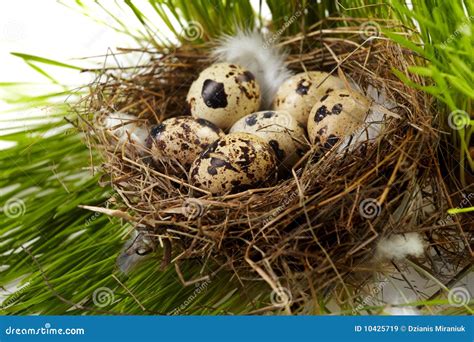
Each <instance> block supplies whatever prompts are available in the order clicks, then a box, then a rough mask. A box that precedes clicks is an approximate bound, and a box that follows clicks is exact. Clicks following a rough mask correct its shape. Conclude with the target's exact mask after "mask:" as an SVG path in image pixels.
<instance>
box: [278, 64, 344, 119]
mask: <svg viewBox="0 0 474 342" xmlns="http://www.w3.org/2000/svg"><path fill="white" fill-rule="evenodd" d="M321 82H322V83H321ZM344 87H345V85H344V82H343V81H342V80H341V79H340V78H338V77H335V76H332V75H330V74H328V73H326V72H319V71H309V72H303V73H299V74H296V75H294V76H292V77H290V78H289V79H287V80H286V81H285V82H283V84H282V85H281V86H280V88H279V89H278V92H277V94H276V96H275V99H274V100H273V108H274V109H275V110H278V111H282V110H283V111H287V112H289V113H290V114H291V115H292V116H293V117H294V118H295V119H296V120H298V121H299V122H301V123H302V124H303V125H305V126H306V123H307V121H308V116H309V112H310V111H311V108H313V106H314V104H315V103H316V102H317V101H318V100H319V99H320V98H321V97H322V96H324V95H325V94H328V93H330V92H331V91H333V90H337V89H344Z"/></svg>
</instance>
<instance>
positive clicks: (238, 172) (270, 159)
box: [190, 133, 276, 195]
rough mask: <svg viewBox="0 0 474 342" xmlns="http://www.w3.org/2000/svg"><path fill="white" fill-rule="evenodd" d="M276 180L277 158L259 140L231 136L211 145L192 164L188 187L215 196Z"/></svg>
mask: <svg viewBox="0 0 474 342" xmlns="http://www.w3.org/2000/svg"><path fill="white" fill-rule="evenodd" d="M275 179H276V157H275V153H274V152H273V149H272V148H271V147H270V145H269V144H267V143H266V142H265V140H263V139H262V138H260V137H258V136H256V135H253V134H249V133H232V134H228V135H226V136H225V137H223V138H221V139H219V140H218V141H216V142H214V143H213V144H212V145H210V146H209V147H208V148H207V149H206V150H205V151H204V152H203V153H202V154H201V155H200V156H199V157H198V158H197V159H196V160H195V161H194V163H193V165H192V167H191V171H190V181H191V184H193V185H194V186H197V187H199V188H201V189H203V190H207V191H209V192H211V193H212V194H215V195H222V194H225V193H228V192H231V193H235V192H241V191H244V190H247V189H251V188H257V187H262V186H268V185H270V184H273V182H274V181H275Z"/></svg>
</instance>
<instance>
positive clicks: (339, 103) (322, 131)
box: [308, 90, 370, 149]
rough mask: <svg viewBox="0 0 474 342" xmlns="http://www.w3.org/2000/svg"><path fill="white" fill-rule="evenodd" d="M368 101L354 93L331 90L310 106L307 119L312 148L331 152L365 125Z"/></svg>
mask: <svg viewBox="0 0 474 342" xmlns="http://www.w3.org/2000/svg"><path fill="white" fill-rule="evenodd" d="M369 110H370V101H369V100H368V99H367V98H366V97H364V96H363V95H362V94H360V93H357V92H355V91H351V92H349V91H347V90H335V91H333V92H331V93H329V94H327V95H324V96H323V97H321V99H320V100H319V101H318V102H317V103H316V104H315V105H314V107H313V109H312V110H311V113H310V115H309V118H308V135H309V139H310V141H311V143H312V144H316V145H319V146H322V147H323V148H327V149H329V148H331V147H332V146H334V145H335V144H336V143H337V142H338V141H339V140H340V139H343V138H346V137H348V136H350V135H351V134H353V133H354V132H355V131H356V130H357V129H358V128H360V127H362V126H363V125H364V123H365V120H366V117H367V115H368V114H369Z"/></svg>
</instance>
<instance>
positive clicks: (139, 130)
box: [104, 112, 149, 153]
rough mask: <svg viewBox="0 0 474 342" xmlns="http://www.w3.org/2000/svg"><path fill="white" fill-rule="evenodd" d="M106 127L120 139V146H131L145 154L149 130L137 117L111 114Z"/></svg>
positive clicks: (105, 124)
mask: <svg viewBox="0 0 474 342" xmlns="http://www.w3.org/2000/svg"><path fill="white" fill-rule="evenodd" d="M104 127H105V128H106V129H107V130H108V131H109V132H110V133H112V134H113V135H115V136H116V137H117V138H118V144H120V145H122V144H129V143H130V144H131V145H130V146H134V147H135V148H136V149H137V150H138V151H139V152H140V153H144V152H145V144H146V139H147V137H148V131H149V128H148V127H147V125H146V124H145V123H143V122H141V121H140V120H139V119H138V118H137V117H136V116H133V115H129V114H125V113H121V112H115V113H111V114H109V115H108V116H107V117H106V118H105V121H104Z"/></svg>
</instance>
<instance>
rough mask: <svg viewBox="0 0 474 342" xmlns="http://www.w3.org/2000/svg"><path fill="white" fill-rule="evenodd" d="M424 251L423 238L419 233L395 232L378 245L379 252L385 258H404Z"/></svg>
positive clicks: (418, 254)
mask: <svg viewBox="0 0 474 342" xmlns="http://www.w3.org/2000/svg"><path fill="white" fill-rule="evenodd" d="M423 251H424V243H423V239H422V238H421V236H420V234H418V233H407V234H394V235H392V236H390V237H388V238H383V239H382V240H380V242H379V243H378V245H377V254H378V256H379V257H381V258H383V259H397V260H402V259H404V258H406V257H407V256H409V255H412V256H421V255H422V254H423Z"/></svg>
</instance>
